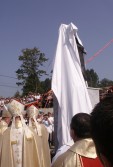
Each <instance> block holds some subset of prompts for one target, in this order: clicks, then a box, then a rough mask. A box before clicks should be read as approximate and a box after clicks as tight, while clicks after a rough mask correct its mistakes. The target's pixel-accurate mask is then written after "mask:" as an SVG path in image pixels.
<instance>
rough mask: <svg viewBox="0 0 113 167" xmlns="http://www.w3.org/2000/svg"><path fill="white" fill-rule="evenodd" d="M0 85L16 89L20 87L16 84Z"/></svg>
mask: <svg viewBox="0 0 113 167" xmlns="http://www.w3.org/2000/svg"><path fill="white" fill-rule="evenodd" d="M0 86H3V87H9V88H15V89H17V88H18V87H16V86H11V85H0Z"/></svg>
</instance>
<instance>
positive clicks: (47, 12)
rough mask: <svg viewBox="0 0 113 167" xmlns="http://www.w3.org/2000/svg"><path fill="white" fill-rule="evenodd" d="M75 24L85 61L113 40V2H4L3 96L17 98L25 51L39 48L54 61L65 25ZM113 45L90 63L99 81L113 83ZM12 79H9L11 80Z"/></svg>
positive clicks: (0, 9)
mask: <svg viewBox="0 0 113 167" xmlns="http://www.w3.org/2000/svg"><path fill="white" fill-rule="evenodd" d="M71 22H72V23H73V24H75V25H76V26H77V27H78V35H79V37H80V39H81V40H82V42H83V45H84V47H85V50H86V51H87V55H86V56H85V61H87V60H88V59H89V58H90V57H92V56H93V55H94V54H95V53H96V52H98V51H99V50H100V49H101V48H103V46H104V45H105V44H107V43H108V42H109V41H110V40H112V39H113V0H95V1H91V0H85V1H83V0H10V1H9V0H1V3H0V96H3V97H9V96H13V95H14V94H15V92H16V91H20V88H19V87H17V85H16V82H17V79H15V78H16V73H15V71H16V70H17V69H18V68H19V67H20V65H21V64H20V62H19V60H18V57H19V56H20V55H21V53H22V52H21V50H22V49H25V48H30V49H32V48H34V47H37V48H39V49H40V51H41V52H43V53H45V55H46V57H47V58H49V61H48V64H47V65H46V70H47V72H48V73H49V72H50V71H51V69H52V62H53V59H54V55H55V50H56V46H57V41H58V31H59V27H60V25H61V24H70V23H71ZM112 64H113V42H112V43H111V44H110V45H109V47H107V48H106V49H104V50H103V52H101V53H100V54H99V55H98V56H97V57H95V59H93V60H92V61H91V62H89V63H87V64H86V69H91V68H93V69H94V71H95V72H96V73H97V74H98V76H99V79H100V80H101V79H103V78H107V79H110V80H113V67H112ZM8 76H9V77H8Z"/></svg>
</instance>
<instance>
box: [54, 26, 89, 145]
mask: <svg viewBox="0 0 113 167" xmlns="http://www.w3.org/2000/svg"><path fill="white" fill-rule="evenodd" d="M77 32H78V28H77V27H76V26H75V25H74V24H73V23H70V24H69V25H66V24H61V26H60V28H59V37H58V43H57V48H56V54H55V59H54V67H53V75H52V90H53V92H54V94H55V96H56V98H57V101H58V113H57V114H56V116H57V115H58V125H57V126H58V128H57V138H58V142H59V147H61V146H62V145H64V144H66V143H68V142H69V141H70V140H71V137H70V122H71V118H72V117H73V116H74V115H75V114H77V113H79V112H85V113H90V112H91V110H92V105H91V101H90V98H89V95H88V91H87V88H86V84H85V81H84V77H83V74H82V69H81V63H80V58H79V52H78V48H77V42H78V44H80V45H81V46H83V44H82V42H81V40H80V38H79V36H78V33H77ZM76 39H77V40H76ZM55 119H56V118H55ZM55 127H56V125H55Z"/></svg>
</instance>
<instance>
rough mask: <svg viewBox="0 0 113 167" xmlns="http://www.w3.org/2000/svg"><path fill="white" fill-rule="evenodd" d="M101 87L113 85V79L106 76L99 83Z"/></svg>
mask: <svg viewBox="0 0 113 167" xmlns="http://www.w3.org/2000/svg"><path fill="white" fill-rule="evenodd" d="M99 85H100V87H107V86H112V85H113V81H112V80H109V79H107V78H104V79H102V80H101V81H100V83H99Z"/></svg>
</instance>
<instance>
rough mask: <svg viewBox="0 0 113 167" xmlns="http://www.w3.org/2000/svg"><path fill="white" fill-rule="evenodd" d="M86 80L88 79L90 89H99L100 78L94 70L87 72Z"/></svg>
mask: <svg viewBox="0 0 113 167" xmlns="http://www.w3.org/2000/svg"><path fill="white" fill-rule="evenodd" d="M86 78H87V82H88V86H89V87H98V85H99V77H98V75H97V73H96V72H95V71H94V70H93V69H90V70H89V69H87V70H86Z"/></svg>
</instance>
